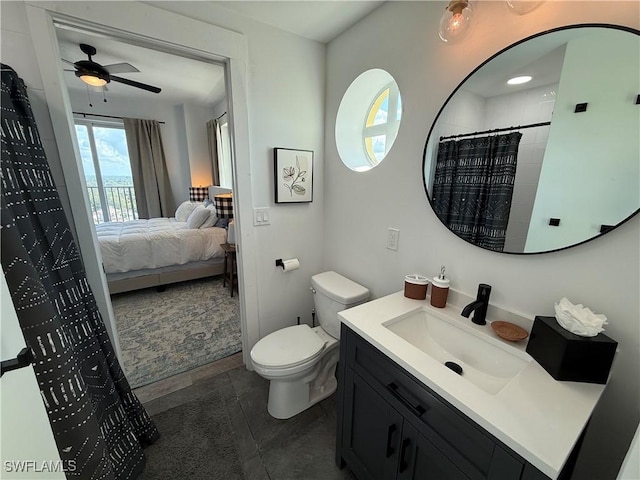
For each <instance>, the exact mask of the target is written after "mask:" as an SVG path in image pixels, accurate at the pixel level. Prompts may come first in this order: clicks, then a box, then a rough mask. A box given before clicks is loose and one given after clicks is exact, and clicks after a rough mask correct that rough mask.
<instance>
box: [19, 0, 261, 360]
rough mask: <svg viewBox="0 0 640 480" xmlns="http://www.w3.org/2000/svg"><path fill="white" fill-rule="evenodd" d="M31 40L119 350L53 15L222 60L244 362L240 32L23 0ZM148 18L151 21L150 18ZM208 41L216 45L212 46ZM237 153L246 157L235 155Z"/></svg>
mask: <svg viewBox="0 0 640 480" xmlns="http://www.w3.org/2000/svg"><path fill="white" fill-rule="evenodd" d="M25 7H26V11H27V18H28V21H29V28H30V30H31V36H32V40H33V46H34V48H35V53H36V57H37V61H38V65H39V67H40V73H41V75H42V78H43V84H44V90H45V95H46V99H47V104H48V107H49V114H50V117H51V121H52V124H53V130H54V134H55V138H56V142H57V146H58V152H59V154H60V161H61V165H62V171H63V174H64V177H65V183H66V187H67V190H68V194H69V200H70V203H71V210H72V215H73V221H74V223H75V230H76V234H77V237H76V241H77V243H78V246H79V249H80V251H81V253H82V258H83V261H84V265H85V270H86V274H87V279H88V281H89V284H90V285H91V287H92V289H93V293H94V296H95V298H96V301H97V304H98V308H99V310H100V312H101V314H102V316H103V319H104V321H105V325H106V327H107V331H108V333H109V335H110V337H111V340H112V342H113V344H114V347H115V349H116V354H117V355H118V357H120V353H121V352H120V345H119V340H118V334H117V329H116V326H115V317H114V314H113V309H112V306H111V300H110V296H109V289H108V285H107V280H106V275H105V273H104V270H103V268H102V257H101V254H100V248H99V245H98V241H97V236H96V233H95V229H94V227H93V221H92V219H91V215H90V211H89V208H88V205H89V204H88V196H87V190H86V181H85V179H84V175H83V174H82V167H81V160H80V158H81V157H80V152H79V148H78V144H77V140H76V139H75V136H74V131H75V130H74V128H75V127H74V124H73V114H72V109H71V103H70V101H69V94H68V91H67V89H66V86H65V82H64V78H63V64H62V61H61V60H60V51H59V47H58V41H57V36H56V31H55V30H56V27H55V23H56V22H61V23H64V24H65V25H69V26H77V28H81V29H82V30H84V31H90V32H92V33H95V34H97V35H102V36H108V37H113V38H116V39H119V40H124V41H127V42H129V43H134V44H136V45H139V46H142V47H148V48H152V49H155V50H164V51H167V52H169V53H172V54H176V55H182V56H185V57H191V58H197V59H200V60H205V61H209V62H215V63H219V64H221V65H223V66H224V70H225V84H226V90H227V92H226V93H227V101H228V106H229V109H228V110H229V111H228V114H229V121H230V124H231V125H230V126H231V127H232V130H231V134H232V135H231V148H232V168H233V173H234V175H233V190H234V217H235V225H236V226H235V228H236V239H237V242H238V277H239V282H238V288H239V297H240V325H241V332H242V334H241V336H242V350H243V360H244V363H245V365H247V366H250V357H249V347H250V346H251V345H253V344H254V343H255V342H256V341H257V340H258V337H259V330H258V323H257V321H248V319H257V318H258V313H257V312H258V308H257V303H258V295H257V281H256V253H255V252H256V251H257V249H256V247H257V246H256V245H255V239H254V236H253V235H252V218H253V214H252V204H253V201H252V190H251V168H250V167H251V165H250V160H249V159H250V158H251V155H250V148H249V143H250V142H249V120H248V104H247V102H248V98H247V63H248V48H247V40H246V37H245V36H244V35H242V34H240V33H237V32H232V31H230V30H226V29H224V28H220V27H217V26H214V25H211V24H208V23H205V22H201V21H198V20H193V19H191V18H187V17H183V16H181V15H178V14H175V13H171V12H167V11H165V10H162V9H159V8H157V7H153V6H149V5H145V4H142V3H139V2H127V3H126V8H127V15H123V14H122V12H121V11H120V9H118V8H114V4H113V3H111V2H49V1H44V2H41V1H37V2H28V3H26V5H25ZM151 18H152V19H153V21H150V19H151ZM213 46H215V51H214V50H213V48H214V47H213ZM238 159H245V160H244V161H238Z"/></svg>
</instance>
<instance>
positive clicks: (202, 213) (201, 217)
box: [187, 205, 211, 228]
mask: <svg viewBox="0 0 640 480" xmlns="http://www.w3.org/2000/svg"><path fill="white" fill-rule="evenodd" d="M209 215H211V212H210V211H209V210H207V209H206V208H204V206H202V205H198V206H197V207H196V208H195V209H194V210H193V212H191V215H189V218H187V228H198V227H200V225H202V224H203V223H204V222H205V220H206V219H207V218H209Z"/></svg>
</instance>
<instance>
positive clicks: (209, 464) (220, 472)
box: [138, 391, 244, 480]
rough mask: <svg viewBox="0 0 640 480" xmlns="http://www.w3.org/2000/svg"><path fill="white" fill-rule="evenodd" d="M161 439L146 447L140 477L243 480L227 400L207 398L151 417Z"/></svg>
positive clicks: (215, 395) (144, 479) (148, 479)
mask: <svg viewBox="0 0 640 480" xmlns="http://www.w3.org/2000/svg"><path fill="white" fill-rule="evenodd" d="M151 418H152V419H153V421H154V422H155V424H156V426H157V427H158V430H159V431H160V435H161V436H160V439H159V440H158V441H157V442H156V443H154V444H153V445H151V446H149V447H147V448H146V449H145V455H146V457H147V462H146V466H145V469H144V471H143V472H142V475H140V476H139V477H138V480H177V479H191V480H199V479H202V480H205V479H206V480H213V479H220V480H242V479H243V478H244V475H243V473H242V466H241V464H240V455H239V453H238V449H237V446H236V442H235V439H234V434H233V427H232V426H231V420H230V419H229V414H228V412H227V409H226V406H225V402H224V399H223V398H222V395H221V394H220V393H219V392H216V391H212V392H211V394H209V395H207V396H206V397H204V398H200V399H198V400H194V401H191V402H189V403H185V404H182V405H180V406H178V407H174V408H172V409H170V410H167V411H165V412H162V413H159V414H157V415H153V416H152V417H151Z"/></svg>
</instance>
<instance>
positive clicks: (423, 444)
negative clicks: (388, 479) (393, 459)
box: [398, 422, 469, 480]
mask: <svg viewBox="0 0 640 480" xmlns="http://www.w3.org/2000/svg"><path fill="white" fill-rule="evenodd" d="M399 462H400V463H399V466H398V480H469V478H468V477H467V476H466V475H465V474H464V473H462V472H461V471H460V469H458V468H457V467H456V466H455V464H454V463H453V462H452V461H451V460H449V459H448V458H447V457H446V456H445V455H444V454H443V453H442V452H440V450H438V449H437V448H436V447H435V446H434V445H433V444H432V443H431V442H429V440H427V439H426V437H425V436H424V435H421V434H420V433H418V431H417V430H416V429H415V428H414V427H413V426H411V424H409V423H408V422H405V423H404V427H403V431H402V442H401V447H400V459H399Z"/></svg>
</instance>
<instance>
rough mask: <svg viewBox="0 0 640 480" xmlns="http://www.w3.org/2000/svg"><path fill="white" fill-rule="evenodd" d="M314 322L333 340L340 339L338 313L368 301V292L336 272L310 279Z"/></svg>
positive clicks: (325, 273) (320, 274) (319, 274)
mask: <svg viewBox="0 0 640 480" xmlns="http://www.w3.org/2000/svg"><path fill="white" fill-rule="evenodd" d="M311 287H312V289H313V292H314V294H313V301H314V304H315V309H316V322H317V323H318V324H319V325H320V326H321V327H322V329H323V330H324V331H325V332H327V333H328V334H329V335H331V336H332V337H334V338H340V320H339V319H338V312H340V311H342V310H346V309H347V308H351V307H355V306H356V305H359V304H361V303H364V302H366V301H367V300H368V299H369V290H368V289H366V288H365V287H363V286H362V285H359V284H357V283H356V282H354V281H352V280H349V279H348V278H346V277H343V276H342V275H340V274H339V273H336V272H323V273H318V274H317V275H314V276H313V277H311Z"/></svg>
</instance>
